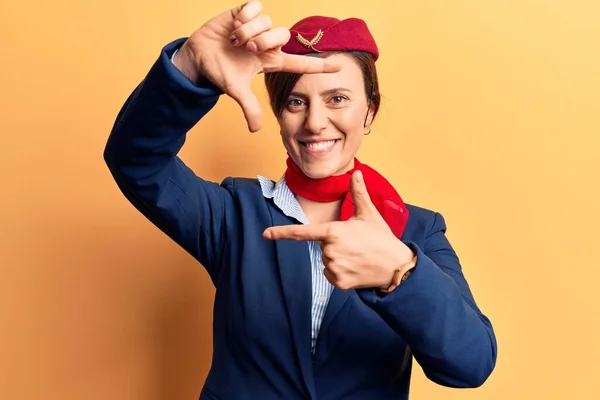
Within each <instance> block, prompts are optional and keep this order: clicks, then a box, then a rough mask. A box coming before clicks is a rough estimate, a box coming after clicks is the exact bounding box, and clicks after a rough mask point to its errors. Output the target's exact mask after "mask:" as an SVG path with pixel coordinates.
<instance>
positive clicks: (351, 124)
mask: <svg viewBox="0 0 600 400" xmlns="http://www.w3.org/2000/svg"><path fill="white" fill-rule="evenodd" d="M333 122H334V124H335V126H336V128H337V129H338V130H339V131H340V132H343V133H344V135H345V136H346V143H347V145H360V144H361V143H362V141H363V138H364V133H365V129H366V128H365V127H364V126H363V124H364V116H362V115H361V113H360V112H357V111H356V110H348V112H343V113H339V114H338V115H336V118H335V119H334V121H333Z"/></svg>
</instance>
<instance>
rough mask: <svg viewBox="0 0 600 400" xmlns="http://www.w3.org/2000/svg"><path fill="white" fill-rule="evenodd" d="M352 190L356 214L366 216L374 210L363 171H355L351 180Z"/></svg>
mask: <svg viewBox="0 0 600 400" xmlns="http://www.w3.org/2000/svg"><path fill="white" fill-rule="evenodd" d="M350 192H351V193H352V200H353V201H354V216H356V217H366V216H370V215H371V214H372V212H373V202H372V201H371V197H370V196H369V192H368V191H367V185H366V184H365V179H364V177H363V174H362V172H361V171H355V172H354V173H353V174H352V179H351V181H350Z"/></svg>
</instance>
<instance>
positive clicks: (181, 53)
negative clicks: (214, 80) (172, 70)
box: [173, 43, 200, 84]
mask: <svg viewBox="0 0 600 400" xmlns="http://www.w3.org/2000/svg"><path fill="white" fill-rule="evenodd" d="M173 65H175V67H176V68H177V69H178V70H180V71H181V73H183V75H185V76H186V77H187V78H188V79H189V80H191V81H192V82H194V83H195V84H197V83H198V82H199V80H200V74H199V73H198V68H197V66H196V62H195V60H194V57H193V56H192V54H191V52H190V51H189V47H188V46H187V45H186V43H184V44H183V45H182V46H181V48H180V49H179V50H178V51H177V53H176V54H175V55H174V56H173Z"/></svg>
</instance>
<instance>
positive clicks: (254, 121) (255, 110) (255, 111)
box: [229, 85, 263, 132]
mask: <svg viewBox="0 0 600 400" xmlns="http://www.w3.org/2000/svg"><path fill="white" fill-rule="evenodd" d="M229 95H230V96H231V98H233V99H234V100H235V101H236V102H237V103H238V104H239V105H240V107H241V108H242V111H243V112H244V117H245V118H246V122H247V124H248V129H249V130H250V132H256V131H258V130H259V129H260V128H261V127H262V118H263V115H262V114H263V113H262V109H261V107H260V103H259V102H258V99H257V98H256V95H255V94H254V92H252V87H251V86H250V85H248V86H245V85H244V86H241V87H237V88H233V87H232V88H231V89H230V90H229Z"/></svg>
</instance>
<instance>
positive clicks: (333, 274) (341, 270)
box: [263, 171, 414, 290]
mask: <svg viewBox="0 0 600 400" xmlns="http://www.w3.org/2000/svg"><path fill="white" fill-rule="evenodd" d="M350 190H351V192H352V198H353V200H354V216H353V217H351V218H350V219H349V220H347V221H335V222H330V223H325V224H315V225H286V226H275V227H270V228H267V229H266V230H265V231H264V233H263V237H264V238H266V239H271V240H314V241H319V242H320V243H321V249H322V252H323V265H324V266H325V270H324V271H323V272H324V274H325V276H326V277H327V279H328V280H329V282H331V284H332V285H333V286H335V287H337V288H339V289H344V290H346V289H359V288H381V289H386V288H388V287H389V286H390V284H391V281H392V276H393V275H394V270H395V269H396V268H399V267H401V266H402V265H404V264H406V263H408V262H410V261H411V260H412V259H413V257H414V253H413V252H412V250H411V249H410V248H408V246H406V245H405V244H404V243H402V242H401V241H400V240H399V239H398V238H397V237H395V236H394V234H393V233H392V231H391V230H390V228H389V227H388V225H387V223H386V222H385V220H384V219H383V217H382V216H381V214H379V212H378V211H377V208H376V207H375V205H374V204H373V202H372V201H371V198H370V197H369V194H368V192H367V188H366V186H365V183H364V180H363V177H362V174H361V173H360V171H357V172H355V173H354V174H353V175H352V181H351V184H350Z"/></svg>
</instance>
